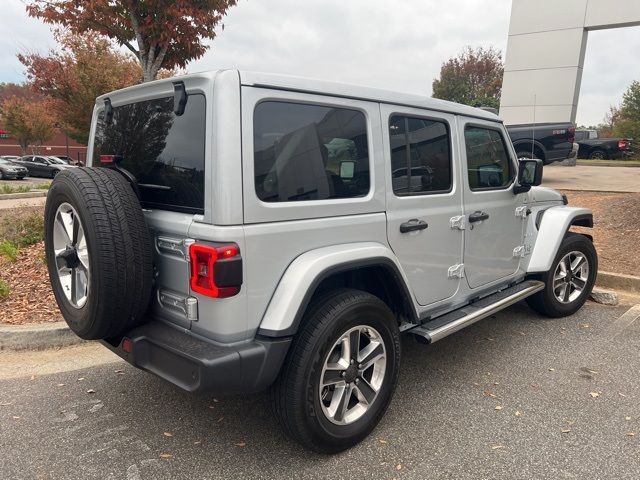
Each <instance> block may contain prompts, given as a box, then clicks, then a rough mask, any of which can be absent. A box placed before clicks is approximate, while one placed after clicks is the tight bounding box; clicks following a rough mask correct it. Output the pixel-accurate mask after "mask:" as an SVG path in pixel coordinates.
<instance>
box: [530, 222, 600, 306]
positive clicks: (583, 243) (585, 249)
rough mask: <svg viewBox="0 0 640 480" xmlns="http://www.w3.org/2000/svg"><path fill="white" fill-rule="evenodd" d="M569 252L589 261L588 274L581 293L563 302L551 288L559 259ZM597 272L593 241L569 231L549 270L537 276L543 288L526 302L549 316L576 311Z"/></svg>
mask: <svg viewBox="0 0 640 480" xmlns="http://www.w3.org/2000/svg"><path fill="white" fill-rule="evenodd" d="M571 252H580V253H582V254H583V255H584V256H585V258H586V259H587V261H588V263H589V274H588V277H587V281H586V285H585V287H584V289H583V290H582V293H581V294H580V295H579V296H578V297H577V298H576V299H574V300H573V301H571V302H569V303H563V302H561V301H560V300H558V299H557V298H556V295H555V293H554V289H553V283H554V275H555V271H556V269H557V268H558V265H559V263H560V261H561V260H562V259H563V258H564V257H565V256H566V255H567V254H568V253H571ZM597 274H598V254H597V252H596V249H595V247H594V246H593V242H592V241H591V240H589V239H588V238H587V237H585V236H584V235H580V234H577V233H572V232H569V233H568V234H567V236H566V237H565V238H564V240H563V241H562V244H561V245H560V248H559V249H558V253H557V255H556V257H555V259H554V260H553V264H552V267H551V270H549V271H548V272H546V273H544V274H542V275H541V276H540V277H539V278H540V280H542V281H543V282H544V283H545V288H544V289H543V290H541V291H539V292H538V293H536V294H535V295H532V296H531V297H529V298H527V303H528V304H529V306H530V307H531V308H533V309H534V310H535V311H537V312H538V313H541V314H542V315H545V316H547V317H551V318H560V317H567V316H569V315H573V314H574V313H576V312H577V311H578V310H580V308H582V306H583V305H584V303H585V302H586V301H587V299H588V298H589V294H590V293H591V290H592V289H593V285H594V283H595V281H596V276H597Z"/></svg>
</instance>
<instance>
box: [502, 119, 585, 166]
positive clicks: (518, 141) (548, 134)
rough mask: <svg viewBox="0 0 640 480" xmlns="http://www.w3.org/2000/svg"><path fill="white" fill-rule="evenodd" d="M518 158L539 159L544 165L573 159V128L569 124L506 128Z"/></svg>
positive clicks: (574, 152) (574, 131)
mask: <svg viewBox="0 0 640 480" xmlns="http://www.w3.org/2000/svg"><path fill="white" fill-rule="evenodd" d="M507 131H508V132H509V136H510V137H511V140H512V141H513V146H514V148H515V149H516V153H517V155H518V158H539V159H540V160H542V161H543V162H544V164H545V165H548V164H550V163H554V162H561V161H563V160H566V159H571V158H575V157H576V155H577V153H578V152H577V151H576V150H575V149H574V148H573V147H574V145H573V144H574V141H575V133H576V129H575V126H574V125H573V124H571V123H540V124H535V125H532V124H529V125H509V126H507Z"/></svg>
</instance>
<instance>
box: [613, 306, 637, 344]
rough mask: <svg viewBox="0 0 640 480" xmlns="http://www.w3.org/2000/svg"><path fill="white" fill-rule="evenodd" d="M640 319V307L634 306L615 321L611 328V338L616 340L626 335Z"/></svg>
mask: <svg viewBox="0 0 640 480" xmlns="http://www.w3.org/2000/svg"><path fill="white" fill-rule="evenodd" d="M639 318H640V305H634V306H633V307H631V308H630V309H629V310H627V311H626V312H625V313H624V314H623V315H622V316H621V317H619V318H618V319H617V320H615V321H614V322H613V323H612V324H611V327H610V328H609V337H610V338H611V339H613V338H616V337H617V336H619V335H620V334H622V333H624V331H625V330H627V329H628V328H629V327H631V325H633V323H634V322H635V321H636V320H638V319H639Z"/></svg>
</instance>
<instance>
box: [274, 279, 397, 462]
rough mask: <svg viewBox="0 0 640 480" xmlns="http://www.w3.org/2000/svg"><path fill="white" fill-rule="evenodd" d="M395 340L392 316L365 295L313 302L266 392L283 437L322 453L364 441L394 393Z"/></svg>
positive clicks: (345, 292) (335, 296)
mask: <svg viewBox="0 0 640 480" xmlns="http://www.w3.org/2000/svg"><path fill="white" fill-rule="evenodd" d="M399 337H400V334H399V331H398V325H397V321H396V319H395V317H394V315H393V313H392V312H391V311H390V310H389V308H388V307H387V306H386V305H385V304H384V302H382V301H381V300H380V299H379V298H377V297H375V296H373V295H371V294H369V293H366V292H362V291H359V290H340V291H338V292H333V293H332V294H330V295H329V296H325V297H324V298H323V299H320V301H317V302H315V304H314V305H313V306H312V307H311V308H310V310H309V312H308V313H307V315H306V316H305V319H304V324H303V327H302V329H301V330H300V331H299V332H298V334H297V336H296V339H295V340H294V344H293V345H292V347H291V351H290V353H289V357H288V359H287V361H286V362H285V366H284V367H283V371H282V372H281V374H280V377H279V378H278V380H277V382H276V384H275V385H274V386H273V387H272V389H271V399H272V405H273V408H274V411H275V413H276V416H277V417H278V419H279V420H280V423H281V424H282V426H283V428H284V430H285V431H286V432H287V433H288V434H289V436H291V437H292V438H293V439H295V440H297V441H298V442H300V443H301V444H302V445H304V446H305V447H307V448H309V449H311V450H314V451H318V452H323V453H334V452H339V451H342V450H345V449H347V448H349V447H351V446H353V445H355V444H356V443H358V442H359V441H361V440H362V439H364V438H365V437H366V436H367V435H368V434H369V433H370V432H371V431H372V430H373V429H374V428H375V426H376V425H377V423H378V422H379V421H380V419H381V418H382V415H383V414H384V412H385V411H386V409H387V406H388V405H389V402H390V401H391V397H392V395H393V392H394V390H395V385H396V382H397V379H398V369H399V364H400V338H399Z"/></svg>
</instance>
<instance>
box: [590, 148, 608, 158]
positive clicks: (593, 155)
mask: <svg viewBox="0 0 640 480" xmlns="http://www.w3.org/2000/svg"><path fill="white" fill-rule="evenodd" d="M589 158H590V159H591V160H607V159H608V158H609V156H608V155H607V152H605V151H604V150H601V149H597V150H594V151H592V152H591V153H590V154H589Z"/></svg>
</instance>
